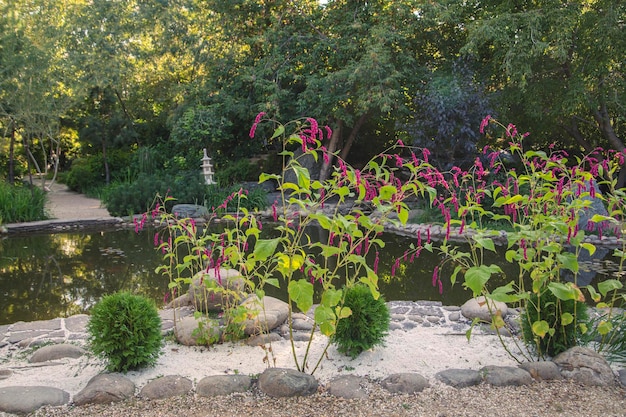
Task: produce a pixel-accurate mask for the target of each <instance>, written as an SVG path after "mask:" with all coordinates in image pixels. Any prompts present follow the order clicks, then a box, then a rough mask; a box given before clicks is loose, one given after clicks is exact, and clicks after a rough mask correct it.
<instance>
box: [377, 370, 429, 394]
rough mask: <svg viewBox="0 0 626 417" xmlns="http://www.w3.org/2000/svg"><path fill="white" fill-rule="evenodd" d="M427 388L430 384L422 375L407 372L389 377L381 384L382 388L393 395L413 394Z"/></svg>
mask: <svg viewBox="0 0 626 417" xmlns="http://www.w3.org/2000/svg"><path fill="white" fill-rule="evenodd" d="M429 386H430V383H429V382H428V380H427V379H426V378H424V377H423V376H422V375H420V374H415V373H408V372H407V373H398V374H392V375H389V376H388V377H387V378H385V379H383V382H382V387H383V388H384V389H386V390H387V391H389V392H391V393H394V394H396V393H402V394H414V393H416V392H421V391H423V390H424V388H428V387H429Z"/></svg>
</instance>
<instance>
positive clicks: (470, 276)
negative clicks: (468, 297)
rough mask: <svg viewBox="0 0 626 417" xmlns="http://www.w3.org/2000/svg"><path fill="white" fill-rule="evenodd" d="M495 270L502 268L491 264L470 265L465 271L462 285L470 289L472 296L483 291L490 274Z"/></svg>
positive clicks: (499, 270) (498, 270) (495, 271)
mask: <svg viewBox="0 0 626 417" xmlns="http://www.w3.org/2000/svg"><path fill="white" fill-rule="evenodd" d="M497 272H502V270H501V269H500V267H499V266H497V265H493V264H492V265H489V266H487V265H481V266H472V267H470V268H469V269H468V270H467V271H466V272H465V283H464V285H465V286H466V287H467V288H469V289H470V290H472V292H473V293H474V297H476V296H478V295H479V294H480V293H481V292H482V291H483V289H484V288H485V284H487V281H489V278H491V275H492V274H494V273H497Z"/></svg>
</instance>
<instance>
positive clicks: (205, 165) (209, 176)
mask: <svg viewBox="0 0 626 417" xmlns="http://www.w3.org/2000/svg"><path fill="white" fill-rule="evenodd" d="M214 174H215V173H214V172H213V164H212V163H211V158H209V155H207V153H206V148H204V156H203V157H202V175H204V182H206V183H207V184H208V185H213V184H217V183H216V182H215V180H214V179H213V175H214Z"/></svg>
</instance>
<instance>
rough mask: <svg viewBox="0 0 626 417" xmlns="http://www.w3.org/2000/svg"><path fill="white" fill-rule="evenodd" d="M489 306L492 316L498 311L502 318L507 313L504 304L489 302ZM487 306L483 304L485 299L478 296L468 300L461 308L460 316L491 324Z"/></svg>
mask: <svg viewBox="0 0 626 417" xmlns="http://www.w3.org/2000/svg"><path fill="white" fill-rule="evenodd" d="M489 306H490V307H491V310H492V313H493V314H498V313H497V312H498V311H499V312H500V313H499V314H501V316H502V318H504V317H505V316H506V314H507V312H508V308H507V306H506V304H505V303H503V302H501V301H493V300H490V301H489ZM489 306H488V305H487V303H486V302H485V297H483V296H480V297H476V298H472V299H469V300H467V301H466V302H465V304H463V305H462V306H461V314H463V316H465V317H466V318H468V319H469V320H474V319H475V318H478V319H480V320H483V321H486V322H489V323H490V322H491V314H490V313H489Z"/></svg>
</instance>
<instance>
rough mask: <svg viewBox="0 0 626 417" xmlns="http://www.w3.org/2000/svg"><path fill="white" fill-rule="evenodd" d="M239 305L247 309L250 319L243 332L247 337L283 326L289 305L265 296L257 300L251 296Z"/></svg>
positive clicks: (254, 296)
mask: <svg viewBox="0 0 626 417" xmlns="http://www.w3.org/2000/svg"><path fill="white" fill-rule="evenodd" d="M241 305H242V306H244V307H246V309H248V311H249V312H250V314H249V316H250V317H252V318H251V319H249V320H247V321H246V324H245V329H244V332H245V334H247V335H255V334H260V333H267V332H269V331H271V330H273V329H275V328H276V327H278V326H280V325H281V324H283V323H284V322H285V320H287V316H289V305H288V304H287V303H286V302H284V301H281V300H279V299H277V298H274V297H269V296H265V297H263V298H262V299H261V300H259V298H258V297H257V296H256V295H253V296H250V297H249V298H248V299H247V300H245V301H244V302H243V303H242V304H241Z"/></svg>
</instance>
